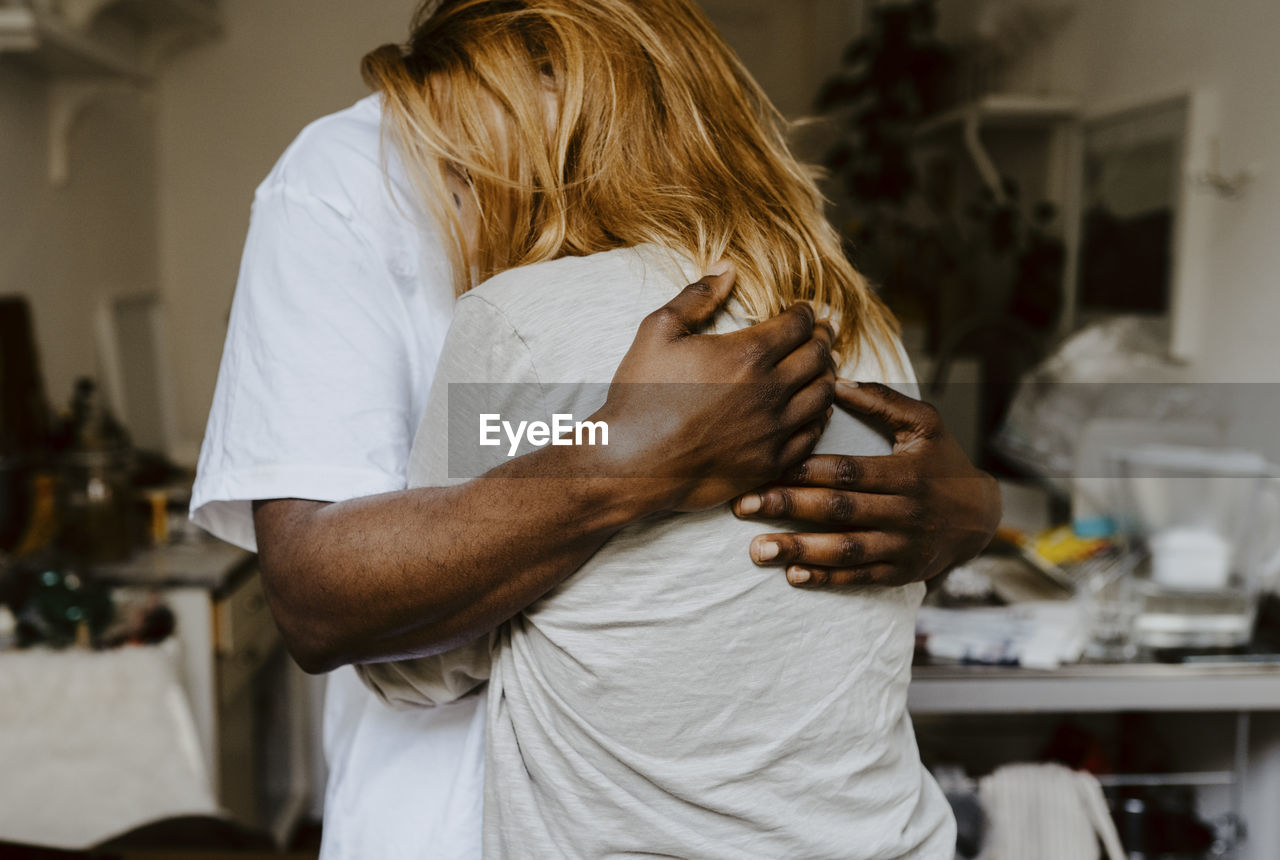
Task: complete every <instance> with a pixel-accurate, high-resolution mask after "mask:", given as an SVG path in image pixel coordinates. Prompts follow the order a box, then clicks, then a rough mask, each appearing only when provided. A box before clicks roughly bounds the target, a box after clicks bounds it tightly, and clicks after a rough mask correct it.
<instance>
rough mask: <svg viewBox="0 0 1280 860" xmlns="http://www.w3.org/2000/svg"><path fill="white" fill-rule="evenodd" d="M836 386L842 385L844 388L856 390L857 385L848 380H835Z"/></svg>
mask: <svg viewBox="0 0 1280 860" xmlns="http://www.w3.org/2000/svg"><path fill="white" fill-rule="evenodd" d="M836 385H843V386H844V387H845V388H857V387H858V383H856V382H853V381H852V380H848V379H837V380H836Z"/></svg>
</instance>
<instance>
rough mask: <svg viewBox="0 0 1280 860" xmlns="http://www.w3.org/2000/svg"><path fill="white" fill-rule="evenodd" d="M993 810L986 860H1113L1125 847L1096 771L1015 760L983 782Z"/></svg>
mask: <svg viewBox="0 0 1280 860" xmlns="http://www.w3.org/2000/svg"><path fill="white" fill-rule="evenodd" d="M978 796H979V797H980V798H981V800H982V806H983V809H984V810H985V811H986V814H987V825H988V826H987V842H986V846H985V848H984V850H983V853H982V860H1027V858H1030V857H1034V858H1036V860H1097V858H1098V856H1099V853H1098V840H1099V839H1101V840H1102V844H1103V846H1104V847H1105V848H1106V852H1107V857H1108V860H1124V849H1123V848H1122V847H1121V845H1120V837H1119V836H1117V835H1116V828H1115V824H1114V823H1113V822H1112V821H1111V815H1110V813H1108V811H1107V801H1106V799H1105V798H1104V797H1103V795H1102V786H1101V785H1099V784H1098V780H1097V779H1095V778H1094V776H1093V775H1092V774H1089V773H1084V772H1081V771H1073V770H1070V769H1068V768H1065V767H1063V766H1062V765H1057V764H1011V765H1005V766H1004V767H1002V768H999V769H998V770H996V771H995V773H993V774H991V775H990V776H986V777H983V779H982V780H981V781H980V782H979V784H978Z"/></svg>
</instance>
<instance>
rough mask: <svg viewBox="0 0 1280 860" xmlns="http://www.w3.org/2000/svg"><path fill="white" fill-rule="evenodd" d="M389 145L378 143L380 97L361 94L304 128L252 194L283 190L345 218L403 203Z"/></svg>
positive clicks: (400, 180) (402, 190)
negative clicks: (324, 206) (314, 202)
mask: <svg viewBox="0 0 1280 860" xmlns="http://www.w3.org/2000/svg"><path fill="white" fill-rule="evenodd" d="M402 173H403V172H402V170H401V168H400V166H399V160H398V158H397V157H396V155H395V152H394V147H392V146H390V144H387V145H386V146H384V143H383V135H382V100H381V97H380V96H376V95H374V96H367V97H365V98H363V99H361V100H360V101H358V102H356V103H355V104H354V105H352V106H350V107H348V108H346V109H344V110H341V111H338V112H337V113H332V114H329V115H328V116H325V117H321V118H320V119H317V120H315V121H314V122H312V123H311V124H309V125H308V126H307V127H306V128H304V129H303V130H302V131H301V132H300V133H299V134H298V136H297V138H295V139H294V141H293V143H291V144H290V145H289V147H288V149H286V150H285V151H284V154H283V155H281V156H280V159H279V160H278V161H277V162H276V164H275V166H274V167H273V168H272V170H271V172H270V173H269V174H268V175H267V178H266V179H265V180H263V182H262V184H261V185H259V186H258V189H257V194H256V197H257V198H259V199H260V198H262V197H264V196H269V195H273V194H284V195H288V196H291V197H294V198H297V199H312V200H316V201H318V202H321V203H324V204H325V205H327V206H329V207H330V208H333V209H335V210H337V211H338V212H339V213H340V214H342V215H344V216H345V217H348V218H356V217H360V216H362V215H363V216H366V217H367V216H368V214H369V213H370V212H371V211H386V210H393V209H395V207H396V205H397V198H399V197H403V198H404V201H406V202H407V200H408V199H409V198H408V195H407V193H406V191H407V183H405V181H404V179H403V175H402Z"/></svg>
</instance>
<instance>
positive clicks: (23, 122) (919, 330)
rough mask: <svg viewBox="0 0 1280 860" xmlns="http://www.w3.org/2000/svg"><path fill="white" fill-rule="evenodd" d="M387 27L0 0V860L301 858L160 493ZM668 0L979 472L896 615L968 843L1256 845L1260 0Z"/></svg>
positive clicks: (200, 572)
mask: <svg viewBox="0 0 1280 860" xmlns="http://www.w3.org/2000/svg"><path fill="white" fill-rule="evenodd" d="M413 6H414V3H412V2H411V0H364V2H361V3H359V4H355V3H349V2H339V0H0V189H3V191H2V192H0V751H3V752H2V753H0V762H2V763H3V768H2V769H0V855H3V854H4V852H5V851H15V852H16V851H18V850H19V849H18V848H17V847H15V846H17V845H24V846H27V847H25V848H23V849H21V850H23V851H28V852H29V851H34V850H35V849H34V848H31V846H42V849H43V850H44V852H45V853H46V854H47V856H84V855H85V854H86V853H88V852H91V851H93V852H97V854H98V855H100V856H122V855H132V854H134V853H138V852H142V853H146V852H147V851H151V852H153V855H154V853H155V852H160V853H163V854H165V855H166V856H176V854H177V853H178V852H180V851H188V852H189V851H194V850H197V849H199V850H203V851H205V852H206V854H203V855H200V856H207V853H208V852H212V851H218V850H220V851H226V852H228V853H229V854H233V855H235V856H245V855H247V854H252V853H253V852H258V853H262V854H271V853H273V852H278V851H285V850H287V851H291V852H293V853H296V854H298V855H299V856H314V853H315V851H314V849H315V845H316V844H317V840H318V833H319V829H320V827H321V826H322V819H323V810H322V803H321V798H322V796H323V780H324V767H323V761H322V759H321V757H320V754H319V751H318V733H319V724H318V719H319V702H320V698H321V695H322V688H323V679H322V678H308V677H306V676H303V675H302V674H301V673H300V672H299V671H298V670H297V669H296V667H294V666H293V665H292V663H291V662H290V661H289V660H288V658H287V657H286V656H285V655H284V654H283V652H282V650H281V648H280V644H279V638H278V635H277V634H276V633H275V630H274V627H273V625H272V623H271V619H270V616H269V613H268V612H267V611H266V606H265V602H264V599H263V597H262V592H261V588H260V586H259V585H258V583H257V579H256V576H255V574H254V559H253V557H252V556H251V555H249V554H247V553H244V552H242V551H240V550H238V549H236V548H234V547H230V546H227V545H223V544H219V543H216V542H213V541H212V540H211V539H208V538H203V537H201V536H200V534H198V533H197V532H196V531H195V530H193V529H192V528H191V527H190V526H189V525H188V524H187V523H186V519H185V506H186V502H187V499H188V494H189V485H190V476H191V469H192V468H193V466H194V463H195V458H196V454H197V451H198V448H199V443H200V439H201V435H202V433H203V430H204V424H205V419H206V416H207V413H208V409H209V404H210V401H211V399H212V395H213V387H214V382H215V378H216V374H217V368H218V359H219V356H220V353H221V349H222V343H223V338H224V336H225V333H226V323H227V317H228V312H229V309H230V304H231V299H232V293H233V289H234V286H235V282H236V275H237V268H238V263H239V257H240V251H241V246H242V243H243V241H244V236H245V230H246V227H247V224H248V214H249V204H250V202H251V200H252V194H253V189H254V188H255V187H256V185H257V184H258V182H260V181H261V179H262V178H263V177H265V176H266V174H267V172H268V171H269V170H270V168H271V166H272V165H273V164H274V162H275V161H276V159H277V158H278V157H279V156H280V154H281V153H282V152H283V151H284V149H285V147H287V146H288V145H289V143H290V142H291V141H292V140H293V139H294V137H295V136H296V135H297V134H298V132H299V131H300V130H301V129H302V128H303V127H304V126H305V125H306V124H307V123H309V122H310V121H312V120H314V119H316V118H318V117H320V116H322V115H325V114H327V113H331V112H333V111H336V110H339V109H341V108H343V107H345V106H347V105H349V104H351V103H352V102H354V101H355V100H356V99H358V98H360V97H362V96H363V95H365V94H366V91H365V89H364V87H363V85H362V83H361V81H360V78H359V74H358V63H359V60H360V57H361V56H362V55H363V54H364V53H365V52H366V51H368V50H369V49H371V48H372V47H375V46H377V45H379V44H382V43H384V42H388V41H399V40H402V39H403V38H404V37H405V35H406V34H407V25H408V20H409V16H410V14H411V12H412V9H413ZM702 6H703V8H704V9H705V10H706V11H707V13H708V14H709V15H710V17H711V18H712V19H713V20H714V22H715V23H716V24H717V25H718V26H719V28H720V29H721V31H722V33H723V34H724V36H725V38H726V39H727V40H728V42H729V43H730V44H731V45H732V46H733V47H734V48H735V50H736V51H737V52H738V54H739V55H740V57H741V58H742V60H743V62H744V63H745V64H746V65H747V67H748V68H749V69H750V70H751V71H752V72H753V73H754V74H755V75H756V76H757V78H758V79H759V80H760V82H761V83H762V84H763V86H764V88H765V89H766V91H768V93H769V94H770V95H771V97H772V98H773V99H774V101H775V103H776V104H777V106H778V107H779V109H780V110H781V111H782V112H783V113H784V114H785V115H786V116H787V117H788V118H790V119H792V120H794V121H796V123H797V125H796V128H795V132H794V135H795V137H794V140H795V147H796V148H797V150H798V151H799V152H800V153H801V154H802V155H803V156H804V157H805V158H806V159H808V160H810V161H813V162H814V163H817V164H821V165H823V167H824V169H825V170H826V179H825V180H824V183H825V185H824V187H825V190H826V192H827V195H828V197H829V199H830V203H831V217H832V220H833V223H835V224H836V225H837V226H838V228H839V229H840V231H841V233H842V235H843V236H844V237H845V238H846V240H847V246H848V249H849V253H850V255H851V257H852V259H853V260H854V261H855V263H856V264H857V265H858V266H859V267H860V268H861V269H862V270H863V271H864V272H865V273H866V274H867V275H868V276H869V277H870V278H871V279H872V280H873V282H874V283H875V284H876V285H877V286H878V288H879V289H880V290H881V294H882V295H883V297H884V298H885V299H886V301H887V302H888V303H889V305H890V306H891V307H892V308H893V310H894V311H895V313H896V314H897V315H898V316H899V318H900V319H901V320H902V322H903V325H904V340H905V341H906V343H907V345H908V349H909V351H910V353H911V356H912V360H913V362H914V364H915V368H916V371H917V374H918V376H919V378H920V381H921V384H922V389H923V391H924V392H925V394H926V397H927V398H928V399H930V400H931V401H932V402H934V403H935V404H936V405H937V406H938V408H939V409H940V410H941V411H942V413H943V415H944V417H945V419H946V421H947V424H948V426H949V427H950V428H951V430H952V432H953V433H954V434H955V435H956V436H957V438H958V439H960V441H961V442H962V444H963V445H964V447H965V448H966V450H967V451H968V453H969V454H970V456H971V457H972V458H973V459H974V460H975V461H976V462H979V463H980V464H982V465H983V466H985V467H986V468H988V469H990V470H991V471H993V472H995V473H996V474H997V475H998V476H999V477H1000V478H1001V480H1002V487H1003V489H1004V491H1005V506H1006V514H1005V524H1004V526H1003V527H1002V529H1001V533H1000V535H999V537H998V539H997V541H996V543H995V544H994V545H993V548H992V549H991V550H990V551H989V552H988V553H986V554H985V555H984V556H983V557H982V558H980V559H978V560H977V561H975V562H974V563H973V564H970V565H966V566H965V567H964V568H962V569H960V570H958V571H956V572H954V573H953V575H952V576H951V577H950V578H949V579H948V580H947V582H946V583H945V584H944V585H943V586H942V587H940V588H938V589H935V591H934V592H933V594H932V595H931V597H930V599H929V604H930V605H929V606H927V607H926V609H925V611H924V612H923V613H922V615H921V621H920V627H919V630H918V634H919V636H918V639H919V649H918V650H919V654H918V664H919V665H918V666H917V670H916V678H915V682H914V683H913V687H912V700H911V703H912V709H913V712H914V715H915V719H916V724H917V733H918V736H919V741H920V745H921V748H922V751H923V753H924V754H925V758H926V761H927V762H928V763H929V764H930V766H931V767H933V768H934V769H935V772H936V773H938V774H939V777H940V779H941V780H942V781H943V783H944V786H945V787H946V789H947V790H948V793H949V796H950V797H951V798H952V801H953V803H954V804H955V806H956V808H957V811H958V814H959V816H960V820H961V824H962V828H961V837H962V839H961V844H960V845H959V846H958V856H965V857H969V856H974V855H975V853H976V851H977V850H978V846H979V845H980V844H982V843H983V842H984V841H985V843H986V844H987V845H988V846H992V845H1005V846H1008V845H1011V844H1015V843H1011V842H1007V841H1006V842H1001V841H1000V840H1008V839H1011V838H1013V837H1011V836H1010V835H1009V833H1008V827H1007V822H1008V821H1009V820H1010V818H1011V816H1012V817H1015V818H1016V817H1018V816H1019V815H1022V814H1023V812H1025V810H1021V808H1020V807H1018V806H1017V803H1018V802H1020V801H1019V800H1018V797H1017V796H1018V795H1019V794H1021V796H1022V798H1023V800H1024V801H1025V799H1026V798H1027V797H1034V798H1037V799H1041V798H1043V799H1044V803H1045V804H1046V805H1047V807H1048V808H1052V809H1055V810H1057V811H1055V812H1054V813H1052V815H1053V816H1055V820H1057V817H1061V818H1062V819H1063V820H1068V819H1069V820H1070V821H1073V822H1074V821H1077V819H1080V816H1081V815H1082V814H1083V813H1081V812H1080V811H1079V809H1078V808H1077V807H1078V805H1079V801H1078V800H1076V799H1073V798H1076V797H1077V796H1080V795H1081V792H1080V791H1077V789H1076V788H1075V787H1074V786H1075V785H1076V784H1075V783H1074V782H1070V780H1075V779H1077V778H1079V779H1081V780H1083V781H1082V782H1081V783H1080V784H1081V785H1084V786H1086V789H1084V790H1083V791H1084V793H1085V794H1087V793H1088V792H1091V791H1095V790H1096V791H1099V792H1101V796H1102V797H1103V798H1105V800H1106V802H1107V806H1108V808H1109V810H1110V816H1109V817H1108V821H1109V822H1111V825H1112V826H1113V827H1114V832H1115V834H1116V835H1118V837H1119V840H1120V841H1121V842H1122V843H1123V845H1124V851H1125V852H1126V853H1125V854H1124V855H1122V856H1126V857H1129V858H1154V857H1179V858H1181V857H1188V858H1190V857H1196V858H1199V857H1240V858H1259V860H1261V858H1273V857H1276V856H1280V821H1277V820H1276V818H1275V816H1274V814H1273V813H1272V810H1274V809H1275V808H1277V806H1278V805H1280V720H1277V718H1276V713H1277V712H1280V634H1277V631H1276V630H1275V627H1274V625H1275V623H1276V618H1277V617H1280V616H1277V614H1276V612H1275V609H1274V606H1273V599H1272V597H1271V592H1272V585H1273V582H1274V579H1275V575H1276V573H1277V569H1278V568H1280V559H1278V558H1277V556H1278V555H1280V494H1277V492H1276V481H1275V475H1276V468H1275V466H1274V465H1273V464H1274V463H1276V462H1280V432H1277V431H1280V397H1278V396H1277V394H1276V391H1277V390H1280V389H1276V386H1275V385H1274V384H1273V383H1275V382H1276V381H1277V379H1276V376H1277V375H1278V374H1280V370H1278V369H1280V345H1278V344H1280V341H1278V340H1277V338H1276V335H1275V331H1274V320H1276V319H1277V318H1280V289H1277V283H1276V280H1277V276H1276V272H1277V271H1280V244H1278V243H1276V242H1275V240H1274V238H1273V237H1274V235H1275V234H1274V233H1272V230H1275V229H1277V226H1280V185H1277V184H1276V183H1275V181H1274V176H1275V169H1276V164H1275V161H1274V158H1275V156H1274V153H1275V151H1276V150H1275V148H1274V144H1275V141H1277V140H1280V101H1277V100H1276V98H1275V96H1274V92H1275V84H1276V80H1274V78H1275V74H1274V73H1273V72H1268V71H1267V69H1269V68H1271V67H1272V63H1271V62H1270V61H1271V59H1272V51H1273V50H1274V45H1275V34H1276V33H1280V4H1276V3H1274V2H1271V0H1236V2H1233V3H1230V4H1223V3H1211V2H1208V0H1106V2H1101V0H1092V2H1090V0H936V2H928V0H788V2H785V3H781V2H773V0H704V2H702ZM1019 780H1021V781H1022V782H1019ZM1010 785H1020V786H1029V787H1027V788H1024V789H1023V790H1021V791H1013V792H1011V791H1010V790H1009V786H1010ZM1064 786H1066V787H1064ZM1080 820H1083V819H1080ZM1001 822H1006V825H1002V824H1001ZM1095 825H1096V826H1095V829H1097V830H1099V831H1103V830H1107V827H1104V826H1102V825H1101V824H1096V822H1095ZM1002 826H1003V827H1004V830H1002ZM1091 826H1094V825H1091ZM1098 836H1099V838H1101V839H1102V840H1103V842H1104V843H1105V842H1106V840H1107V836H1108V834H1107V833H1103V832H1099V834H1098ZM1016 844H1027V843H1016ZM992 850H994V849H992ZM1005 850H1006V854H1005V855H1003V856H1034V855H1033V854H1021V855H1019V854H1009V853H1007V852H1008V851H1009V850H1011V849H1008V848H1007V847H1006V849H1005ZM1044 856H1049V855H1044Z"/></svg>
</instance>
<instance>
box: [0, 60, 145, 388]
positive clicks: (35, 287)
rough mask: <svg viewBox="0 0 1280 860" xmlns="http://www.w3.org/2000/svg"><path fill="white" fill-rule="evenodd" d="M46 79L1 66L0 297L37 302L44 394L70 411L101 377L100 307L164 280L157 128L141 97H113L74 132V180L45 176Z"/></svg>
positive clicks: (97, 106)
mask: <svg viewBox="0 0 1280 860" xmlns="http://www.w3.org/2000/svg"><path fill="white" fill-rule="evenodd" d="M47 85H48V79H47V78H46V77H45V76H43V75H40V74H36V73H33V72H29V71H28V70H27V69H25V68H24V67H22V66H21V65H19V64H18V62H17V61H16V60H13V59H12V58H8V57H5V58H4V62H3V64H0V177H2V178H0V294H20V295H25V296H26V297H27V298H28V300H29V301H30V303H31V306H32V314H33V317H34V319H35V325H36V343H37V348H38V349H39V351H40V358H41V364H42V367H43V370H44V377H45V385H46V391H47V393H48V396H49V399H50V401H51V403H52V404H53V405H55V406H60V405H65V404H66V402H67V401H68V399H69V397H70V395H71V387H72V383H73V380H74V379H75V377H77V376H80V375H83V374H95V373H96V372H97V370H98V367H97V352H96V349H95V345H94V338H93V317H94V312H95V309H96V306H97V304H98V302H99V301H101V300H102V299H103V298H105V297H106V296H108V295H110V294H113V293H120V292H144V291H147V290H152V289H154V288H155V284H156V270H155V259H156V230H155V189H154V184H153V182H152V179H151V170H150V165H151V164H152V162H153V160H154V153H155V144H154V121H153V116H152V112H151V110H150V108H149V107H148V103H147V99H146V97H145V96H143V95H141V94H137V95H129V94H122V95H116V96H111V97H109V98H107V99H105V100H103V101H101V102H98V103H95V104H94V105H93V106H92V107H90V108H89V109H88V110H87V111H86V113H85V114H84V115H83V116H82V118H81V120H80V123H79V124H78V125H77V126H76V128H75V130H74V134H73V136H72V148H71V179H70V182H69V183H68V184H67V185H66V186H65V187H63V188H54V187H53V186H52V185H50V183H49V179H48V171H49V168H48V164H49V161H48V159H49V151H48V133H47V126H48V111H49V101H48V98H47V96H46V87H47Z"/></svg>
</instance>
